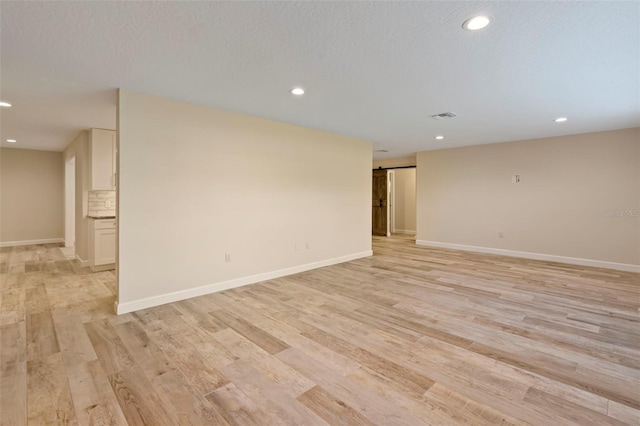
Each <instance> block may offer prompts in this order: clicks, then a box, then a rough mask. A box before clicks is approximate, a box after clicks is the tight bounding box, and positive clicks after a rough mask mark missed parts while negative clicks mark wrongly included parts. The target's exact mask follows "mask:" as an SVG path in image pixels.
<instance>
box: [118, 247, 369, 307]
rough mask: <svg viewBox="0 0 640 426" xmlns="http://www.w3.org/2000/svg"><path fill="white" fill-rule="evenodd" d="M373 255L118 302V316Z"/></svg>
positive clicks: (323, 262) (334, 260)
mask: <svg viewBox="0 0 640 426" xmlns="http://www.w3.org/2000/svg"><path fill="white" fill-rule="evenodd" d="M372 255H373V251H372V250H367V251H362V252H360V253H354V254H349V255H346V256H340V257H335V258H332V259H327V260H321V261H318V262H313V263H307V264H305V265H299V266H292V267H291V268H284V269H279V270H276V271H271V272H265V273H262V274H256V275H250V276H248V277H242V278H236V279H233V280H229V281H222V282H219V283H214V284H207V285H203V286H200V287H195V288H190V289H186V290H179V291H174V292H172V293H167V294H161V295H158V296H151V297H146V298H144V299H138V300H134V301H131V302H125V303H118V302H116V313H117V314H118V315H120V314H126V313H128V312H133V311H138V310H140V309H146V308H151V307H154V306H159V305H164V304H165V303H171V302H177V301H178V300H184V299H190V298H192V297H197V296H203V295H205V294H210V293H216V292H218V291H223V290H229V289H232V288H236V287H242V286H245V285H248V284H255V283H258V282H260V281H267V280H272V279H274V278H279V277H284V276H287V275H292V274H297V273H299V272H305V271H309V270H311V269H317V268H322V267H324V266H330V265H335V264H337V263H343V262H349V261H351V260H356V259H361V258H363V257H368V256H372Z"/></svg>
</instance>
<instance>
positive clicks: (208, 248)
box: [118, 90, 372, 312]
mask: <svg viewBox="0 0 640 426" xmlns="http://www.w3.org/2000/svg"><path fill="white" fill-rule="evenodd" d="M119 99H120V100H119V108H118V111H119V112H118V114H119V117H118V121H119V154H120V164H119V167H120V169H119V201H118V210H119V211H118V218H119V219H118V222H119V265H118V279H119V306H118V311H119V312H125V311H128V310H131V309H139V308H140V307H141V306H150V305H153V304H159V303H165V302H167V301H170V300H177V299H180V298H184V297H191V296H193V295H196V294H203V293H207V292H210V291H214V290H218V289H221V288H224V287H225V286H234V285H238V284H239V283H245V282H250V281H252V280H255V279H253V278H255V276H256V274H263V275H259V276H260V277H264V276H265V275H264V274H270V273H278V271H280V272H282V271H284V272H287V273H288V272H292V271H294V270H296V268H303V269H304V267H305V265H306V266H309V265H311V266H320V265H321V264H323V263H326V262H331V261H340V260H346V259H347V258H351V257H362V256H366V255H369V254H370V253H371V236H370V233H371V210H370V209H371V207H370V197H371V168H372V160H371V143H370V142H366V141H362V140H357V139H353V138H348V137H344V136H339V135H335V134H329V133H324V132H320V131H316V130H311V129H306V128H302V127H297V126H293V125H288V124H284V123H279V122H274V121H270V120H265V119H260V118H256V117H251V116H247V115H242V114H237V113H232V112H227V111H223V110H219V109H213V108H206V107H202V106H197V105H191V104H187V103H182V102H177V101H173V100H169V99H162V98H158V97H152V96H148V95H142V94H137V93H133V92H129V91H124V90H121V91H120V96H119ZM307 242H308V247H309V248H308V249H307V248H306V247H307V244H306V243H307ZM225 253H228V254H230V257H231V262H225ZM274 271H275V272H274ZM252 277H253V278H252ZM201 286H204V287H201ZM199 287H200V288H199Z"/></svg>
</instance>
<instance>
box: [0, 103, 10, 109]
mask: <svg viewBox="0 0 640 426" xmlns="http://www.w3.org/2000/svg"><path fill="white" fill-rule="evenodd" d="M10 106H11V104H10V103H9V102H0V107H6V108H9V107H10Z"/></svg>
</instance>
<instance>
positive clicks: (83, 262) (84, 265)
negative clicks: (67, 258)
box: [76, 254, 91, 268]
mask: <svg viewBox="0 0 640 426" xmlns="http://www.w3.org/2000/svg"><path fill="white" fill-rule="evenodd" d="M76 260H77V261H78V263H79V264H80V267H82V268H86V267H89V266H91V262H89V261H88V260H82V259H81V258H80V256H78V255H77V254H76Z"/></svg>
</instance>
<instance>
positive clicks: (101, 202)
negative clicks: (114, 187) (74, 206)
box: [88, 191, 116, 216]
mask: <svg viewBox="0 0 640 426" xmlns="http://www.w3.org/2000/svg"><path fill="white" fill-rule="evenodd" d="M88 214H89V216H115V215H116V191H89V212H88Z"/></svg>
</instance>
